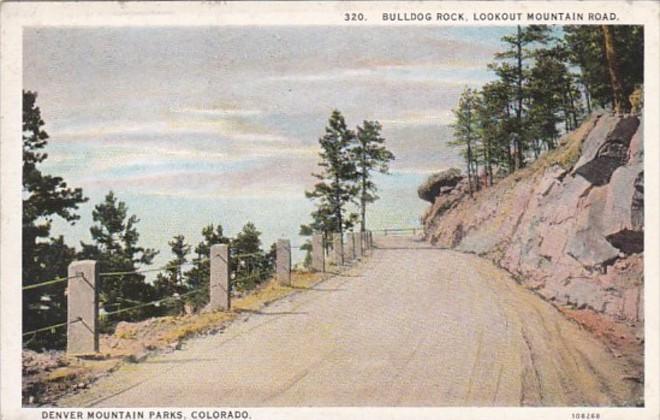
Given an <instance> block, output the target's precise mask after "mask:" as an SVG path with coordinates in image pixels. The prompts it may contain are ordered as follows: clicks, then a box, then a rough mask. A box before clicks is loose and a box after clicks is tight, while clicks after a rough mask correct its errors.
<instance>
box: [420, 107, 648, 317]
mask: <svg viewBox="0 0 660 420" xmlns="http://www.w3.org/2000/svg"><path fill="white" fill-rule="evenodd" d="M642 133H643V124H642V122H641V120H640V118H639V117H636V116H627V117H618V116H614V115H609V114H604V115H596V116H593V117H592V118H591V119H590V120H589V121H586V122H585V123H584V124H583V125H582V126H581V127H580V128H579V129H577V130H576V131H574V132H572V133H570V134H569V135H568V136H566V137H565V138H564V139H562V142H561V143H562V144H561V146H560V147H559V149H558V150H555V151H552V152H550V153H548V154H546V156H544V157H542V158H541V159H539V160H538V161H536V162H535V163H534V164H532V165H530V167H528V168H526V169H524V170H522V171H519V172H517V173H515V174H513V175H511V176H509V177H507V178H505V179H503V180H501V181H500V182H499V183H497V184H496V185H495V186H494V187H491V188H488V189H486V190H483V191H481V192H479V193H477V194H475V195H474V197H473V198H469V197H468V196H467V195H466V194H464V192H463V191H462V190H460V189H458V190H453V191H446V192H444V193H443V194H439V195H438V196H437V197H436V199H435V201H434V203H433V204H432V206H431V207H430V208H429V210H428V211H427V212H426V214H425V215H424V216H423V223H424V225H425V228H426V238H427V239H428V240H430V241H431V242H433V243H435V244H437V245H440V246H444V247H450V248H456V249H458V250H462V251H466V252H474V253H477V254H481V255H484V256H487V257H489V258H491V259H492V260H494V261H495V262H497V263H498V264H499V265H500V266H502V267H503V268H505V269H506V270H508V271H510V272H511V273H513V274H514V275H516V277H517V278H519V279H520V281H521V282H522V283H523V284H524V285H525V286H527V287H530V288H532V289H534V290H536V291H537V292H538V293H539V294H541V295H542V296H544V297H545V298H547V299H548V300H551V301H555V302H557V303H560V304H569V305H574V306H575V307H577V308H590V309H593V310H594V311H597V312H600V313H603V314H607V315H608V316H611V317H613V318H615V319H617V320H622V321H628V322H630V323H635V322H638V321H642V320H643V299H642V297H643V293H642V286H643V269H644V264H643V249H644V217H643V214H644V213H643V212H644V187H643V184H644V167H643V155H644V147H643V137H642ZM459 185H460V184H459Z"/></svg>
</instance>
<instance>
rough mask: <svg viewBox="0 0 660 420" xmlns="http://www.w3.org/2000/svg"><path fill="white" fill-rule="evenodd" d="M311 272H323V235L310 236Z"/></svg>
mask: <svg viewBox="0 0 660 420" xmlns="http://www.w3.org/2000/svg"><path fill="white" fill-rule="evenodd" d="M312 270H314V271H320V272H324V271H325V247H324V246H323V234H321V233H315V234H313V235H312Z"/></svg>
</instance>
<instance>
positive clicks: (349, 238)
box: [344, 232, 355, 263]
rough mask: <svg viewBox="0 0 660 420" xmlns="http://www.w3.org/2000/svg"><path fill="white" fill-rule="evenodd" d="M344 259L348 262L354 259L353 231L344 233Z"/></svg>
mask: <svg viewBox="0 0 660 420" xmlns="http://www.w3.org/2000/svg"><path fill="white" fill-rule="evenodd" d="M344 251H345V252H344V261H346V262H347V263H350V262H351V261H353V260H355V241H353V232H349V233H347V234H346V244H345V246H344Z"/></svg>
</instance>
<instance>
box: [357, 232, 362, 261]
mask: <svg viewBox="0 0 660 420" xmlns="http://www.w3.org/2000/svg"><path fill="white" fill-rule="evenodd" d="M363 238H364V232H355V250H356V251H357V255H358V258H359V259H362V257H364V244H363V242H364V241H363V240H362V239H363Z"/></svg>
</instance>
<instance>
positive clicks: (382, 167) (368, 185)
mask: <svg viewBox="0 0 660 420" xmlns="http://www.w3.org/2000/svg"><path fill="white" fill-rule="evenodd" d="M381 130H382V126H381V125H380V123H379V122H378V121H364V122H363V123H362V127H360V126H358V127H357V145H356V146H355V147H354V148H353V149H352V150H351V154H352V159H353V160H354V161H355V163H356V166H357V174H356V175H357V180H358V188H359V197H360V231H362V232H364V231H366V224H367V221H366V213H367V204H368V203H373V202H374V201H376V200H377V199H378V196H377V195H376V191H377V187H376V184H375V183H374V182H373V180H372V173H373V172H374V171H378V172H380V173H381V174H387V173H389V162H390V161H392V160H394V154H393V153H392V152H390V151H389V150H387V148H386V147H385V146H384V143H385V139H384V138H383V137H381V134H380V132H381Z"/></svg>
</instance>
